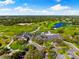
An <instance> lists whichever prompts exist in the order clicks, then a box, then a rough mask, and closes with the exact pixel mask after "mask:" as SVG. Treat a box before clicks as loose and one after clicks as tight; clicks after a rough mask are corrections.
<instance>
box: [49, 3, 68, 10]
mask: <svg viewBox="0 0 79 59" xmlns="http://www.w3.org/2000/svg"><path fill="white" fill-rule="evenodd" d="M50 9H51V10H53V11H61V10H65V9H70V7H68V6H62V5H61V4H57V5H55V6H52V7H50Z"/></svg>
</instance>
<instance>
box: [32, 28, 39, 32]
mask: <svg viewBox="0 0 79 59" xmlns="http://www.w3.org/2000/svg"><path fill="white" fill-rule="evenodd" d="M39 29H40V27H38V28H37V29H36V30H34V31H32V32H31V33H35V32H37V31H39Z"/></svg>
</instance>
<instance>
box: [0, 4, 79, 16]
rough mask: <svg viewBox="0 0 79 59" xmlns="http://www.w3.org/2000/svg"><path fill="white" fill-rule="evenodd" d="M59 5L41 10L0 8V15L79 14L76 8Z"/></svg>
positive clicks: (20, 7) (22, 7) (19, 7)
mask: <svg viewBox="0 0 79 59" xmlns="http://www.w3.org/2000/svg"><path fill="white" fill-rule="evenodd" d="M60 6H61V8H60ZM60 6H59V8H58V9H54V8H53V9H52V8H47V9H42V10H37V9H32V8H29V7H24V6H18V7H15V8H0V15H79V11H78V10H73V9H71V8H70V7H64V6H63V7H62V5H60ZM50 9H51V10H50Z"/></svg>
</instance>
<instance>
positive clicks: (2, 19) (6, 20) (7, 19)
mask: <svg viewBox="0 0 79 59" xmlns="http://www.w3.org/2000/svg"><path fill="white" fill-rule="evenodd" d="M78 19H79V17H78V16H74V17H73V16H0V24H3V25H14V24H17V23H31V22H42V21H46V20H52V21H53V20H60V21H63V20H66V22H69V21H72V24H74V25H78V24H79V20H78Z"/></svg>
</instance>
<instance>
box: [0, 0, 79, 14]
mask: <svg viewBox="0 0 79 59" xmlns="http://www.w3.org/2000/svg"><path fill="white" fill-rule="evenodd" d="M0 15H79V0H0Z"/></svg>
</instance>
